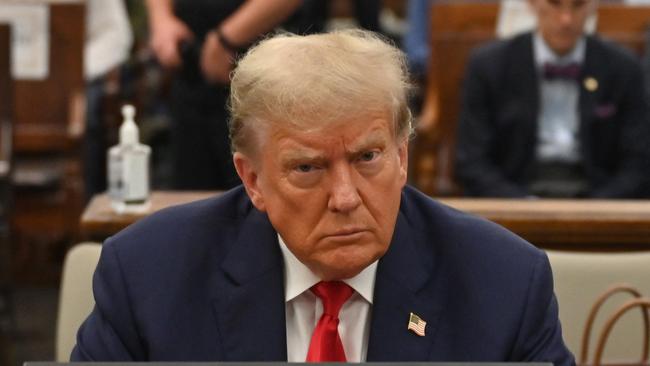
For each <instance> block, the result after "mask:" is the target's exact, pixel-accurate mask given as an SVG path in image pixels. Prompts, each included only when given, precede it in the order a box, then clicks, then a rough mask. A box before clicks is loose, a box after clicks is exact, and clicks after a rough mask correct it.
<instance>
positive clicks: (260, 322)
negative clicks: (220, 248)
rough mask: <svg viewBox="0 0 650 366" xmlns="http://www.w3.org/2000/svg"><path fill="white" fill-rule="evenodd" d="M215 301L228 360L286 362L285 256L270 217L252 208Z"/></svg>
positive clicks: (226, 260) (226, 266)
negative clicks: (283, 260)
mask: <svg viewBox="0 0 650 366" xmlns="http://www.w3.org/2000/svg"><path fill="white" fill-rule="evenodd" d="M222 269H223V271H224V274H225V276H226V278H225V280H221V281H217V283H218V284H219V285H218V287H217V288H216V289H215V296H214V300H213V304H214V309H215V316H216V318H217V322H218V326H219V332H220V334H221V340H222V349H223V352H224V360H225V361H274V360H275V361H286V360H287V341H286V321H285V303H284V276H283V267H282V254H281V251H280V248H279V246H278V242H277V234H276V232H275V230H274V229H273V227H272V226H271V223H270V222H269V220H268V218H267V216H266V215H265V214H263V213H261V212H259V211H257V210H255V209H252V210H251V212H250V214H249V215H248V217H247V218H246V219H245V221H244V223H243V225H242V229H241V231H240V235H239V238H238V239H237V242H236V244H235V245H234V246H233V249H232V251H231V252H230V253H229V254H228V256H227V257H226V259H225V260H224V262H223V265H222Z"/></svg>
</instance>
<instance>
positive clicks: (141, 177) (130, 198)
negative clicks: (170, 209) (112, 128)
mask: <svg viewBox="0 0 650 366" xmlns="http://www.w3.org/2000/svg"><path fill="white" fill-rule="evenodd" d="M122 117H123V119H124V120H123V122H122V125H121V126H120V142H119V144H118V145H116V146H113V147H111V148H110V149H109V150H108V195H109V197H110V199H111V207H112V208H113V210H115V211H116V212H117V213H141V212H145V211H147V210H148V208H149V160H150V156H151V148H150V147H149V146H146V145H143V144H141V143H140V142H139V132H138V126H136V124H135V120H134V117H135V108H134V107H133V106H132V105H125V106H123V107H122Z"/></svg>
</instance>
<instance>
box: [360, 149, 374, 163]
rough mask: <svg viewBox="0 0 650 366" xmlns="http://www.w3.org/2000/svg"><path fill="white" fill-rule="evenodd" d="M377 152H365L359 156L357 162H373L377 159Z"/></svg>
mask: <svg viewBox="0 0 650 366" xmlns="http://www.w3.org/2000/svg"><path fill="white" fill-rule="evenodd" d="M377 154H378V153H377V152H376V151H366V152H364V153H363V154H361V155H360V156H359V160H361V161H373V160H374V159H375V158H376V157H377Z"/></svg>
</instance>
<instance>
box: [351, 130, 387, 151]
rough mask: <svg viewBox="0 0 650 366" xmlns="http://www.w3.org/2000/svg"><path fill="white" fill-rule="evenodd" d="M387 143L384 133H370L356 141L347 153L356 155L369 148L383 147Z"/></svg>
mask: <svg viewBox="0 0 650 366" xmlns="http://www.w3.org/2000/svg"><path fill="white" fill-rule="evenodd" d="M387 141H388V136H386V135H385V134H384V133H382V132H380V131H377V132H372V133H370V134H369V135H367V136H365V137H364V138H363V139H361V140H360V141H357V142H355V143H354V145H352V146H351V147H350V150H349V152H350V153H352V154H357V153H360V152H362V151H363V150H366V149H368V148H371V147H377V146H382V147H383V146H385V145H386V143H387Z"/></svg>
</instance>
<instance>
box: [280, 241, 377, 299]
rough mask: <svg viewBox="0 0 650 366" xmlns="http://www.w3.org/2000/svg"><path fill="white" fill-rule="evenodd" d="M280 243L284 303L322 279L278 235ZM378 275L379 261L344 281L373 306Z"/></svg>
mask: <svg viewBox="0 0 650 366" xmlns="http://www.w3.org/2000/svg"><path fill="white" fill-rule="evenodd" d="M278 242H279V243H280V249H282V257H283V258H284V294H285V295H284V297H285V299H284V301H285V302H289V301H291V300H293V299H294V298H296V297H297V296H299V295H300V294H302V293H303V292H305V291H307V290H309V289H310V288H311V287H312V286H314V285H315V284H317V283H318V282H320V280H321V279H320V278H319V277H318V276H316V275H315V274H314V272H312V271H311V270H310V269H309V268H308V267H307V266H306V265H304V264H303V263H302V262H301V261H299V260H298V258H296V256H295V255H294V254H293V253H292V252H291V251H290V250H289V248H288V247H287V245H286V244H285V243H284V240H283V239H282V237H281V236H280V234H278ZM376 273H377V261H374V262H373V263H372V264H370V265H369V266H368V267H366V268H364V270H363V271H361V272H360V273H359V274H358V275H356V276H354V277H352V278H348V279H345V280H342V281H343V282H345V283H346V284H348V285H349V286H350V287H352V288H353V289H354V291H356V292H358V293H359V294H360V295H361V296H362V297H363V298H364V299H365V300H366V301H367V302H369V303H370V304H372V298H373V295H374V292H375V274H376Z"/></svg>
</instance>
